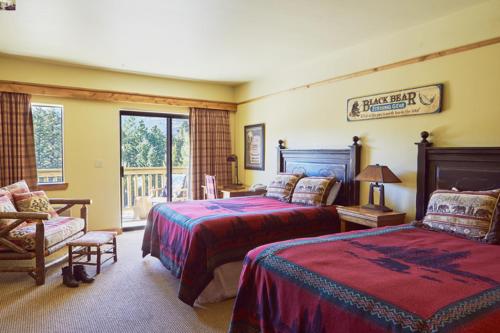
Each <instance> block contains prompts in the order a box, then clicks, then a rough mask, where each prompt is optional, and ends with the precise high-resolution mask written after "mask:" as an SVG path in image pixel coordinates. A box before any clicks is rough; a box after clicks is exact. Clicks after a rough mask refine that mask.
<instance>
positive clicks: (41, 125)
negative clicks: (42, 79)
mask: <svg viewBox="0 0 500 333" xmlns="http://www.w3.org/2000/svg"><path fill="white" fill-rule="evenodd" d="M31 111H32V114H33V127H34V132H35V154H36V167H37V172H38V183H39V184H44V183H62V182H64V175H63V107H62V106H60V105H44V104H32V105H31Z"/></svg>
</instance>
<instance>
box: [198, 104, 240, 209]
mask: <svg viewBox="0 0 500 333" xmlns="http://www.w3.org/2000/svg"><path fill="white" fill-rule="evenodd" d="M189 137H190V142H191V192H192V193H191V194H192V198H193V199H195V200H197V199H201V198H203V192H202V189H201V185H204V184H205V175H214V176H216V177H217V186H219V187H220V186H221V185H228V184H230V183H231V165H230V164H229V163H228V162H227V157H228V156H229V155H230V154H231V135H230V132H229V112H228V111H222V110H209V109H198V108H191V109H190V110H189Z"/></svg>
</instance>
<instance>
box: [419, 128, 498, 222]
mask: <svg viewBox="0 0 500 333" xmlns="http://www.w3.org/2000/svg"><path fill="white" fill-rule="evenodd" d="M420 136H421V137H422V140H421V141H420V142H419V143H417V145H418V167H417V207H416V208H417V212H416V219H417V220H421V219H422V218H423V217H424V216H425V211H426V209H427V203H428V202H429V198H430V195H431V194H432V192H433V191H434V190H437V189H448V190H449V189H451V188H453V187H456V188H457V189H459V190H470V191H479V190H490V189H495V188H500V147H453V148H449V147H448V148H446V147H432V143H430V142H429V141H428V140H427V138H428V137H429V133H428V132H422V133H420Z"/></svg>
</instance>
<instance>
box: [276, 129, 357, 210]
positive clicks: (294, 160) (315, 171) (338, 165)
mask: <svg viewBox="0 0 500 333" xmlns="http://www.w3.org/2000/svg"><path fill="white" fill-rule="evenodd" d="M358 141H359V138H358V137H357V136H355V137H353V144H352V145H351V146H349V147H348V148H345V149H286V148H285V146H284V145H283V141H282V140H280V141H279V146H278V172H287V173H303V174H305V175H306V176H335V177H336V178H337V179H338V180H340V181H342V187H341V188H340V192H339V194H338V196H337V199H336V200H335V204H337V205H343V206H347V205H359V182H358V181H355V180H354V178H355V177H356V175H357V174H358V173H359V171H360V156H361V155H360V154H361V145H360V144H359V143H358Z"/></svg>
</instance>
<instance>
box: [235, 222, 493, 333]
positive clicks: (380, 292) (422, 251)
mask: <svg viewBox="0 0 500 333" xmlns="http://www.w3.org/2000/svg"><path fill="white" fill-rule="evenodd" d="M499 281H500V246H496V245H489V244H481V243H477V242H474V241H471V240H467V239H462V238H458V237H456V236H452V235H449V234H444V233H438V232H433V231H429V230H424V229H421V228H417V227H413V226H410V225H404V226H397V227H389V228H379V229H374V230H368V231H357V232H350V233H343V234H337V235H328V236H321V237H316V238H309V239H298V240H291V241H285V242H280V243H275V244H270V245H265V246H262V247H259V248H257V249H255V250H252V251H251V252H250V253H249V254H248V255H247V257H246V259H245V266H244V269H243V272H242V275H241V278H240V288H239V291H238V295H237V298H236V303H235V307H234V313H233V318H232V323H231V329H230V332H231V333H249V332H266V333H267V332H282V333H285V332H286V333H292V332H293V333H298V332H303V333H320V332H325V333H326V332H328V333H335V332H342V333H346V332H450V331H453V332H497V331H498V329H499V327H500V284H499Z"/></svg>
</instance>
